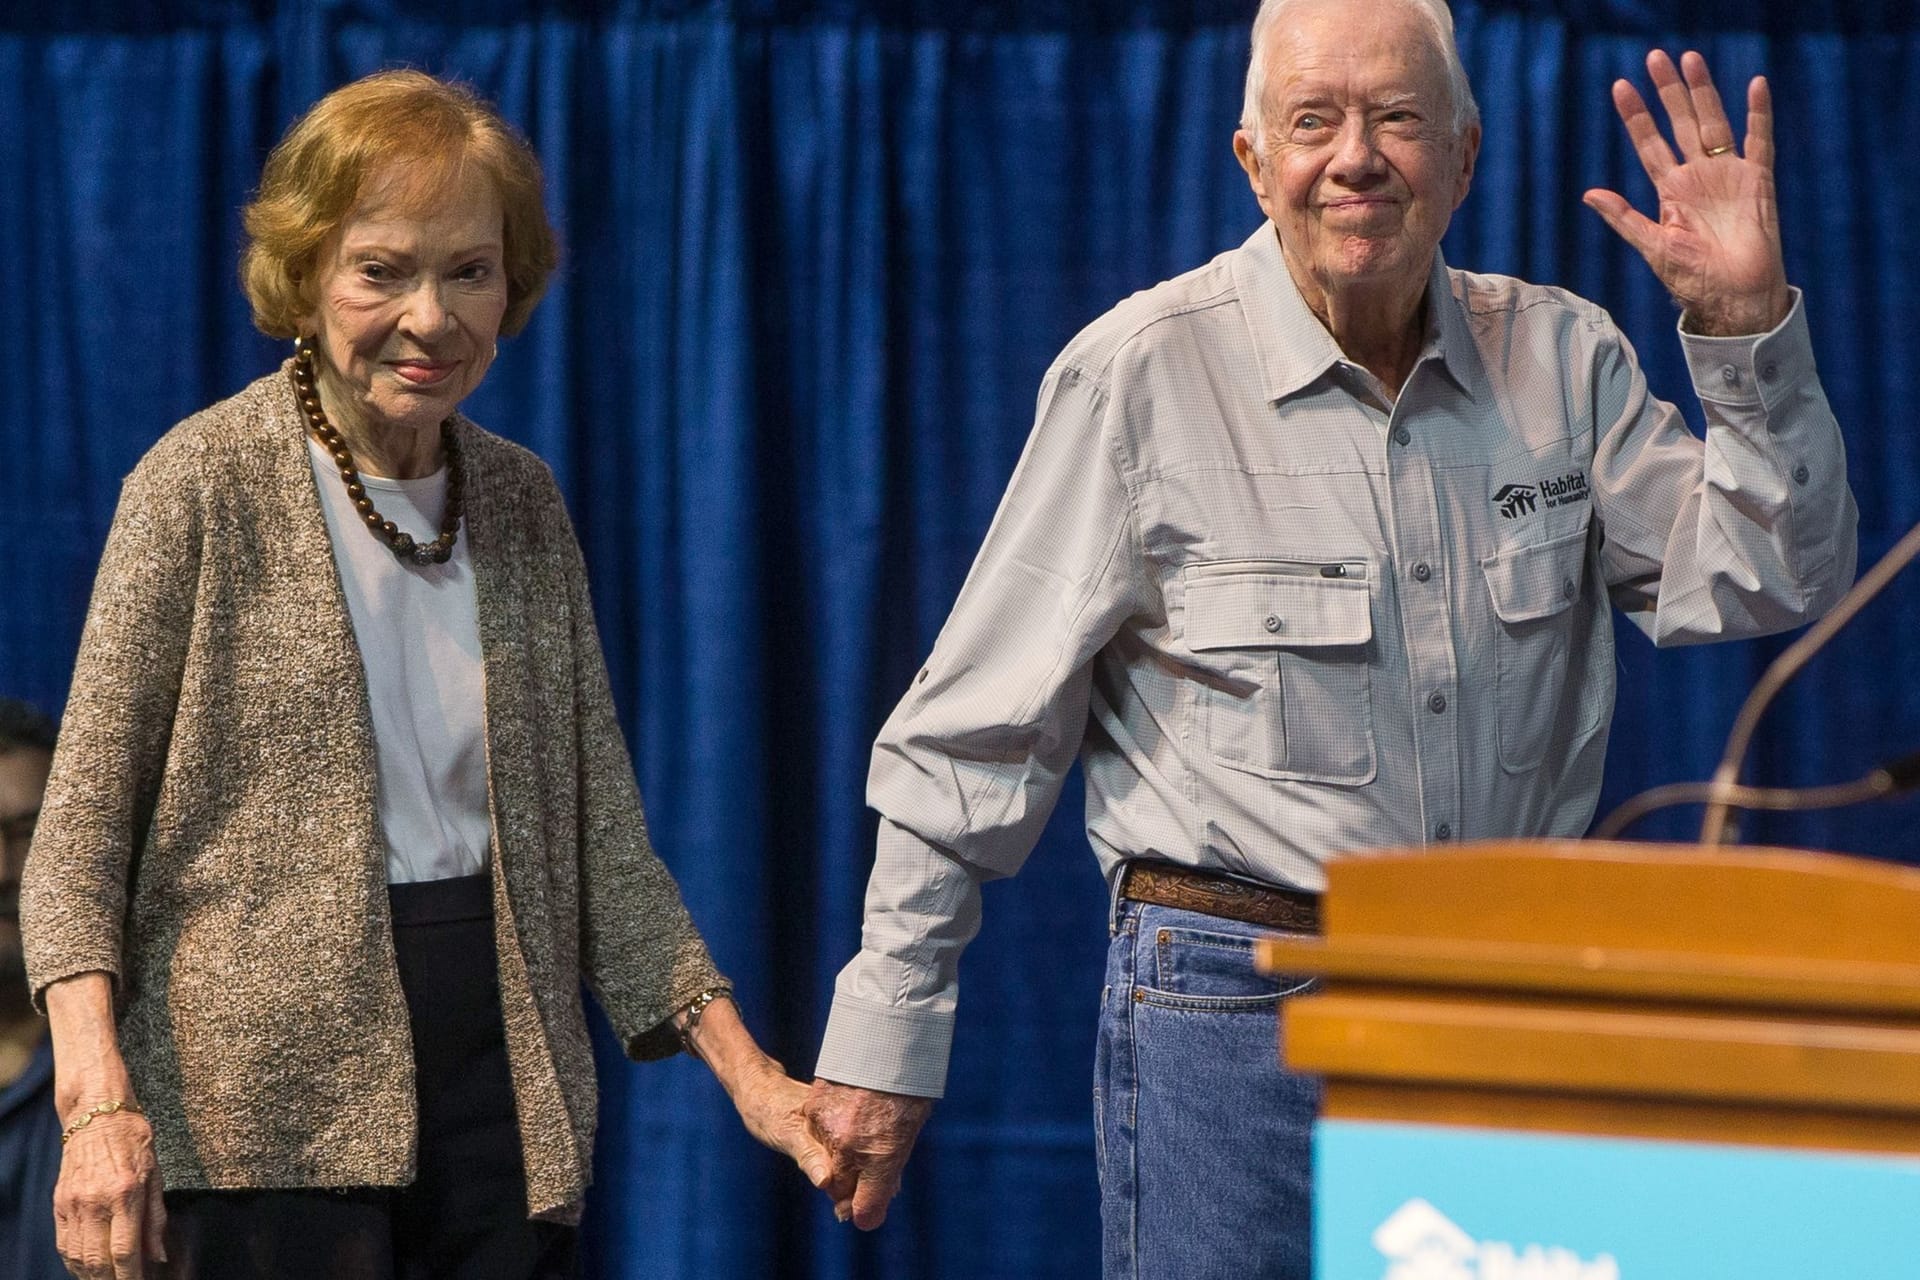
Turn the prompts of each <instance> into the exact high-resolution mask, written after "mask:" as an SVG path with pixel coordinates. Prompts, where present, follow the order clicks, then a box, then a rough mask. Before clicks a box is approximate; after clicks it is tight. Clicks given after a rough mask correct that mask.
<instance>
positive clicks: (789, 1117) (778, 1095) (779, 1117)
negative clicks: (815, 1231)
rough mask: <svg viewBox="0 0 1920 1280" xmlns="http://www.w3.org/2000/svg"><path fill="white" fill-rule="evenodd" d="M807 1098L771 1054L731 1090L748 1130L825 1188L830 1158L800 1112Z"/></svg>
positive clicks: (811, 1180) (816, 1183) (812, 1181)
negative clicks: (736, 1087) (761, 1064)
mask: <svg viewBox="0 0 1920 1280" xmlns="http://www.w3.org/2000/svg"><path fill="white" fill-rule="evenodd" d="M806 1100H807V1086H806V1085H804V1084H801V1083H800V1082H799V1081H798V1080H795V1079H793V1078H792V1077H790V1076H788V1075H787V1073H786V1071H785V1070H784V1069H782V1067H781V1066H780V1064H779V1063H777V1062H775V1061H774V1060H773V1059H771V1058H768V1059H767V1061H766V1067H765V1068H764V1069H761V1070H757V1071H755V1072H754V1073H753V1074H752V1075H750V1076H748V1077H747V1078H746V1079H745V1080H743V1081H742V1082H741V1084H740V1086H739V1088H738V1089H736V1090H735V1091H734V1093H733V1105H734V1109H735V1110H736V1111H738V1112H739V1113H740V1122H741V1123H742V1124H744V1125H746V1127H747V1132H748V1133H750V1134H752V1135H753V1136H754V1138H755V1139H756V1140H757V1141H758V1142H760V1143H761V1144H762V1145H764V1146H768V1147H771V1148H773V1149H774V1150H775V1151H778V1152H780V1153H781V1154H783V1155H786V1156H789V1157H791V1158H792V1159H793V1162H794V1163H795V1164H796V1165H798V1166H799V1167H800V1172H801V1173H803V1174H805V1175H806V1176H807V1181H809V1182H811V1183H812V1184H813V1185H814V1186H816V1187H819V1188H821V1189H822V1190H825V1189H826V1186H827V1180H828V1177H829V1175H830V1173H831V1171H832V1158H831V1157H830V1156H829V1155H828V1153H827V1149H826V1148H825V1147H824V1146H822V1145H821V1144H820V1142H819V1140H818V1139H817V1138H815V1136H814V1134H813V1131H812V1130H811V1129H810V1128H809V1127H808V1126H807V1122H806V1119H805V1118H804V1117H803V1116H802V1115H801V1104H803V1103H804V1102H805V1101H806Z"/></svg>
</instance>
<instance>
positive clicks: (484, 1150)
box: [165, 875, 578, 1280]
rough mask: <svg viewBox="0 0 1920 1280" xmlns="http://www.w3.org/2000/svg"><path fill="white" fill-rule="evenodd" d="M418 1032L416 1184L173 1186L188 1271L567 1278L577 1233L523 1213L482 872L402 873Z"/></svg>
mask: <svg viewBox="0 0 1920 1280" xmlns="http://www.w3.org/2000/svg"><path fill="white" fill-rule="evenodd" d="M387 892H388V895H389V897H390V899H391V901H392V904H393V942H394V950H395V952H396V954H397V956H398V959H399V964H400V984H401V986H402V987H404V988H405V990H406V994H407V1017H408V1021H409V1023H410V1024H411V1027H412V1031H413V1065H414V1077H415V1081H416V1084H417V1086H418V1090H419V1102H420V1134H419V1161H418V1165H419V1168H418V1174H417V1176H416V1178H415V1180H414V1182H413V1183H412V1184H411V1185H410V1186H405V1187H390V1188H387V1187H346V1188H338V1189H316V1188H301V1189H296V1190H284V1191H282V1190H268V1191H180V1192H168V1193H167V1197H166V1200H167V1257H168V1258H169V1260H170V1265H169V1266H168V1267H167V1268H166V1271H165V1274H167V1275H170V1276H173V1277H177V1278H178V1280H309V1278H311V1280H571V1277H573V1276H574V1275H576V1274H577V1239H578V1233H577V1232H576V1231H575V1230H574V1229H573V1228H571V1227H565V1226H559V1225H556V1224H553V1223H545V1222H530V1221H528V1220H527V1189H526V1172H525V1168H524V1165H523V1162H522V1158H521V1151H520V1130H519V1126H518V1123H517V1121H516V1120H515V1117H514V1105H513V1088H512V1084H511V1081H510V1080H509V1078H508V1073H507V1048H506V1039H505V1029H504V1025H503V1022H502V1018H501V1013H500V988H499V980H498V977H497V970H496V967H495V955H494V946H493V893H492V889H491V887H490V886H489V883H488V878H487V877H486V876H484V875H477V876H462V877H459V878H457V879H453V880H430V881H424V882H421V883H418V884H400V885H393V886H391V887H389V889H388V891H387Z"/></svg>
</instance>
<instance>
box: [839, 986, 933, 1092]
mask: <svg viewBox="0 0 1920 1280" xmlns="http://www.w3.org/2000/svg"><path fill="white" fill-rule="evenodd" d="M952 1048H953V1013H952V1011H951V1010H941V1009H902V1008H897V1007H894V1006H889V1005H876V1004H870V1003H868V1002H867V1001H864V1000H855V999H852V998H850V997H847V996H844V995H837V994H836V995H835V996H834V998H833V1011H832V1012H831V1013H830V1014H829V1015H828V1016H827V1034H826V1037H825V1038H824V1039H823V1040H822V1041H821V1044H820V1060H819V1061H818V1062H817V1063H815V1064H814V1068H813V1074H814V1075H815V1076H817V1077H819V1078H820V1079H822V1080H831V1081H833V1082H834V1083H835V1084H848V1085H854V1086H857V1087H859V1088H862V1089H882V1090H885V1091H886V1092H888V1093H907V1094H913V1095H915V1096H917V1097H922V1098H938V1097H941V1096H942V1095H944V1094H945V1093H946V1089H947V1058H948V1056H949V1054H950V1052H951V1051H952Z"/></svg>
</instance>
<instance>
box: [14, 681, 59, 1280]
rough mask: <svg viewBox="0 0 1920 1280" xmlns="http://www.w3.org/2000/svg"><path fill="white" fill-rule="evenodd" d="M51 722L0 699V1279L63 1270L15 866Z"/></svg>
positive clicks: (55, 1140) (37, 794)
mask: <svg viewBox="0 0 1920 1280" xmlns="http://www.w3.org/2000/svg"><path fill="white" fill-rule="evenodd" d="M53 739H54V724H53V721H51V720H49V719H48V718H47V717H46V716H43V715H41V714H40V713H39V712H38V711H36V710H34V708H33V707H31V706H29V705H28V704H26V703H24V702H21V701H19V700H18V699H14V698H0V1276H7V1277H18V1278H19V1280H42V1278H43V1277H50V1276H59V1275H62V1274H64V1272H65V1269H64V1268H63V1267H62V1266H61V1265H60V1255H59V1254H58V1253H57V1252H56V1251H55V1250H54V1242H53V1184H54V1179H55V1178H56V1177H57V1176H58V1175H59V1172H60V1120H59V1113H58V1112H56V1111H55V1110H54V1107H53V1042H52V1041H51V1040H49V1039H48V1038H47V1027H46V1023H45V1022H44V1021H42V1020H41V1017H40V1015H39V1014H38V1013H37V1012H35V1011H34V1008H33V1004H32V1002H31V1001H30V1000H28V998H27V966H26V960H25V957H24V956H23V955H22V954H21V951H20V907H19V903H20V897H19V895H20V869H21V868H22V867H23V866H25V865H26V861H27V844H28V842H30V841H31V840H32V839H33V827H34V821H35V819H37V818H38V817H39V816H40V798H41V794H42V793H43V792H44V791H45V790H46V786H47V769H48V767H49V766H50V765H51V764H52V763H53Z"/></svg>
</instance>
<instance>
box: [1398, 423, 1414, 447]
mask: <svg viewBox="0 0 1920 1280" xmlns="http://www.w3.org/2000/svg"><path fill="white" fill-rule="evenodd" d="M1393 438H1394V441H1395V443H1398V444H1403V445H1405V444H1411V443H1412V442H1413V432H1411V431H1409V430H1407V429H1406V428H1405V427H1401V428H1400V429H1399V430H1398V431H1395V432H1394V433H1393Z"/></svg>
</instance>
